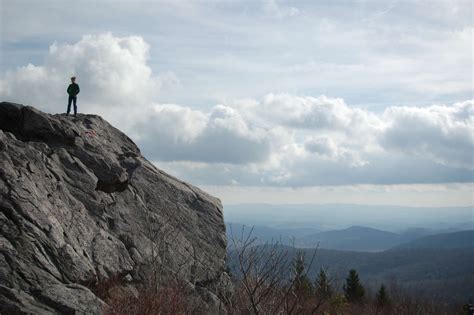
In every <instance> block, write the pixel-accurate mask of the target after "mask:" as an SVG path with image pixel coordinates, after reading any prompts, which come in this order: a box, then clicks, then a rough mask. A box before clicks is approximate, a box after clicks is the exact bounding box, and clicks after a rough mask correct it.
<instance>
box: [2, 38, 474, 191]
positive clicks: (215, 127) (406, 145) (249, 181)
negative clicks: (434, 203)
mask: <svg viewBox="0 0 474 315" xmlns="http://www.w3.org/2000/svg"><path fill="white" fill-rule="evenodd" d="M148 60H149V45H148V44H147V43H146V42H145V40H144V39H143V38H141V37H139V36H128V37H116V36H114V35H112V34H110V33H105V34H99V35H87V36H83V37H82V39H81V40H79V41H78V42H76V43H72V44H67V43H54V44H53V45H52V46H51V47H50V49H49V52H48V54H47V56H46V59H45V61H44V63H43V64H40V65H33V64H28V65H26V66H23V67H20V68H18V69H16V70H13V71H9V72H6V73H3V74H2V79H1V82H0V83H1V84H0V87H1V90H0V94H1V97H2V99H3V100H7V101H14V102H19V103H25V104H29V105H34V106H37V107H39V108H40V109H43V110H46V111H48V112H64V111H65V105H66V92H65V90H66V87H67V85H68V83H69V77H70V76H72V75H75V76H77V78H78V79H77V81H78V83H79V84H80V86H81V93H80V94H79V99H78V106H79V111H80V112H86V113H94V114H100V115H102V116H104V118H106V119H107V120H109V121H110V122H111V123H112V124H114V125H115V126H118V127H119V128H120V129H122V130H123V131H125V132H126V133H127V134H129V135H130V136H131V137H132V138H133V139H134V140H136V141H137V142H138V144H139V145H140V147H141V148H142V150H143V152H144V153H145V154H146V156H147V157H148V158H150V159H152V160H154V161H157V163H158V164H159V165H163V166H164V167H165V168H167V170H169V171H171V172H173V173H175V174H176V173H177V174H178V175H180V176H181V175H182V176H183V177H184V178H185V179H188V180H192V181H193V182H195V183H202V184H232V185H235V184H241V185H281V186H284V185H289V186H310V185H323V184H337V185H339V184H352V183H376V184H377V183H414V182H417V183H431V182H437V183H439V182H456V181H458V182H466V181H471V182H472V181H473V178H474V163H473V151H474V101H472V100H470V101H465V102H458V103H455V104H452V105H449V104H445V105H431V106H412V107H408V106H392V107H389V108H387V109H385V110H384V111H382V112H373V111H370V110H367V109H363V108H359V107H355V106H351V105H350V104H347V103H346V102H345V101H344V100H343V99H341V98H330V97H326V96H304V95H303V96H301V95H294V94H288V93H279V94H275V93H269V94H267V95H265V96H263V97H262V98H261V99H243V100H235V101H229V102H223V103H222V104H217V105H214V104H209V105H210V106H208V107H206V108H205V109H203V108H202V107H191V106H189V105H186V104H184V105H180V104H169V103H167V104H163V103H160V102H158V101H157V96H158V95H159V93H160V89H161V88H162V87H163V85H164V84H171V85H173V84H179V81H180V80H179V78H177V77H176V76H175V75H174V74H173V73H172V72H165V73H163V74H156V73H153V71H152V70H151V68H150V66H149V64H148V62H149V61H148Z"/></svg>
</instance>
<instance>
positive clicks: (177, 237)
mask: <svg viewBox="0 0 474 315" xmlns="http://www.w3.org/2000/svg"><path fill="white" fill-rule="evenodd" d="M0 210H1V212H0V226H1V231H0V232H1V234H0V312H1V313H2V314H3V313H34V314H38V313H40V314H47V313H75V312H76V313H92V314H94V313H100V312H101V310H103V309H104V302H102V301H101V300H100V299H98V298H97V297H96V296H95V295H94V294H93V293H92V292H91V291H90V290H89V289H87V288H86V287H85V286H83V284H85V283H90V282H91V281H92V282H93V281H97V280H102V279H107V278H110V277H117V276H119V277H123V278H124V279H126V281H128V282H130V283H148V284H150V283H151V284H153V285H155V284H158V285H161V284H164V283H166V282H167V281H170V280H171V279H176V278H178V279H181V280H184V281H186V282H187V283H188V284H189V286H191V287H192V288H195V290H196V292H200V291H203V290H204V291H206V293H204V294H201V296H209V295H212V296H219V294H220V292H219V290H223V288H224V287H225V285H226V281H227V275H226V273H225V271H224V270H225V255H226V236H225V225H224V222H223V214H222V206H221V203H220V201H219V200H218V199H216V198H214V197H212V196H210V195H208V194H206V193H205V192H203V191H201V190H200V189H198V188H196V187H194V186H191V185H189V184H187V183H185V182H183V181H180V180H179V179H176V178H174V177H172V176H170V175H168V174H166V173H164V172H163V171H160V170H159V169H157V168H156V167H155V166H153V165H152V164H151V163H150V162H148V161H147V160H146V159H145V158H144V157H143V156H142V155H141V154H140V150H139V149H138V148H137V146H136V145H135V144H134V143H133V142H132V141H131V140H130V139H129V138H128V137H127V136H126V135H125V134H123V133H121V132H120V131H119V130H117V129H115V128H114V127H112V126H111V125H109V124H108V123H107V122H106V121H104V120H103V119H102V118H101V117H98V116H94V115H82V114H79V115H78V116H77V118H75V117H71V116H65V115H48V114H45V113H43V112H40V111H38V110H36V109H35V108H33V107H29V106H22V105H18V104H12V103H6V102H3V103H0ZM203 300H209V299H207V298H203ZM208 304H209V302H208ZM210 307H215V306H212V305H210Z"/></svg>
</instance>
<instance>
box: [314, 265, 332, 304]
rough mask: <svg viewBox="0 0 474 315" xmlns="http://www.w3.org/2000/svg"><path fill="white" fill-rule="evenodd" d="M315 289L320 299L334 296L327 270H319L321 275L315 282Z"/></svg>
mask: <svg viewBox="0 0 474 315" xmlns="http://www.w3.org/2000/svg"><path fill="white" fill-rule="evenodd" d="M314 287H315V290H316V295H317V296H318V297H320V298H323V299H327V298H330V297H331V296H332V295H333V290H332V288H331V283H330V281H329V279H328V276H327V273H326V270H324V268H322V267H321V269H320V270H319V275H318V277H317V278H316V281H315V282H314Z"/></svg>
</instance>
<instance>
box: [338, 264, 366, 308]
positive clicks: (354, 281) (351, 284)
mask: <svg viewBox="0 0 474 315" xmlns="http://www.w3.org/2000/svg"><path fill="white" fill-rule="evenodd" d="M343 289H344V296H345V297H346V299H347V301H349V302H351V303H362V302H363V301H364V296H365V289H364V287H363V286H362V284H361V283H360V280H359V275H358V274H357V271H355V270H354V269H352V270H350V271H349V276H348V277H347V279H346V284H345V285H344V287H343Z"/></svg>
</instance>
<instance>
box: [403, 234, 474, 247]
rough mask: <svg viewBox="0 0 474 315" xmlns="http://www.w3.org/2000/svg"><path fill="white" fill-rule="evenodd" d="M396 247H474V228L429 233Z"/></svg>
mask: <svg viewBox="0 0 474 315" xmlns="http://www.w3.org/2000/svg"><path fill="white" fill-rule="evenodd" d="M395 248H396V249H404V248H413V249H416V248H439V249H457V248H474V230H468V231H460V232H453V233H442V234H435V235H429V236H425V237H421V238H418V239H415V240H412V241H410V242H407V243H403V244H400V245H397V246H396V247H395Z"/></svg>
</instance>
